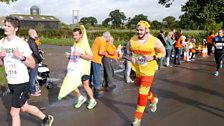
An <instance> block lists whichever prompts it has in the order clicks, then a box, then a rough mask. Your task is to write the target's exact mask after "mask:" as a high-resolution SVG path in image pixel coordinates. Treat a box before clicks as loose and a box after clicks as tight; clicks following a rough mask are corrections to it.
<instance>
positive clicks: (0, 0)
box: [0, 0, 17, 4]
mask: <svg viewBox="0 0 224 126" xmlns="http://www.w3.org/2000/svg"><path fill="white" fill-rule="evenodd" d="M16 1H17V0H0V2H3V3H7V4H9V2H16Z"/></svg>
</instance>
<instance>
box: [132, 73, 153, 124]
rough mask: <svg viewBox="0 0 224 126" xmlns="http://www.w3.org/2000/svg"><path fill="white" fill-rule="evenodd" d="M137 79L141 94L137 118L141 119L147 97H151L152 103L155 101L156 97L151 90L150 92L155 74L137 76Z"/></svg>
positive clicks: (136, 113)
mask: <svg viewBox="0 0 224 126" xmlns="http://www.w3.org/2000/svg"><path fill="white" fill-rule="evenodd" d="M136 80H137V83H138V85H139V95H138V103H137V109H136V112H135V119H137V120H141V118H142V114H143V112H144V110H145V107H146V104H147V99H149V100H150V102H151V103H153V102H154V97H153V96H152V95H151V92H149V90H150V86H151V84H152V80H153V76H147V77H140V78H139V77H137V78H136ZM149 94H150V96H149Z"/></svg>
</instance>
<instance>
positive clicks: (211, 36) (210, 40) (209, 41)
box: [207, 34, 215, 44]
mask: <svg viewBox="0 0 224 126" xmlns="http://www.w3.org/2000/svg"><path fill="white" fill-rule="evenodd" d="M214 37H215V36H214V34H211V35H209V36H208V38H207V42H208V43H211V44H212V40H213V38H214Z"/></svg>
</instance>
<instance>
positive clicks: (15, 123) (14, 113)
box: [10, 107, 21, 126]
mask: <svg viewBox="0 0 224 126" xmlns="http://www.w3.org/2000/svg"><path fill="white" fill-rule="evenodd" d="M19 113H20V108H15V107H11V109H10V115H11V117H12V126H20V125H21V120H20V115H19Z"/></svg>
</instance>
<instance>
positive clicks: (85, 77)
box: [81, 75, 90, 82]
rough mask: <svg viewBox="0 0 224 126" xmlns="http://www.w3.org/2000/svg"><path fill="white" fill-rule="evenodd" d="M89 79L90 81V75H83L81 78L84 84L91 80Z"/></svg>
mask: <svg viewBox="0 0 224 126" xmlns="http://www.w3.org/2000/svg"><path fill="white" fill-rule="evenodd" d="M89 79H90V76H89V75H83V76H82V78H81V80H82V82H83V81H86V80H89Z"/></svg>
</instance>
